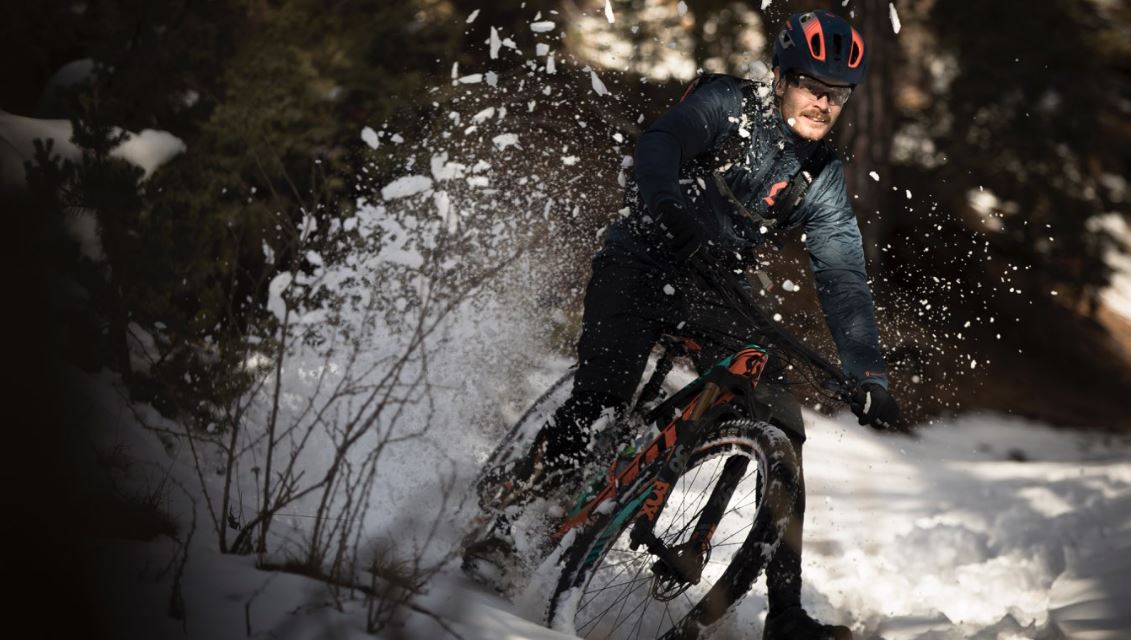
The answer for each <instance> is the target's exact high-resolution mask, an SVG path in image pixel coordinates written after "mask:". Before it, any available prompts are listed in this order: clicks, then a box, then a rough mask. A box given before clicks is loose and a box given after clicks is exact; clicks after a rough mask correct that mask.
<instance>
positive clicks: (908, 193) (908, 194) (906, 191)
mask: <svg viewBox="0 0 1131 640" xmlns="http://www.w3.org/2000/svg"><path fill="white" fill-rule="evenodd" d="M904 192H905V193H906V194H907V199H908V200H910V199H911V189H905V190H904Z"/></svg>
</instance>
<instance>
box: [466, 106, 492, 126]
mask: <svg viewBox="0 0 1131 640" xmlns="http://www.w3.org/2000/svg"><path fill="white" fill-rule="evenodd" d="M493 115H495V107H487V108H486V109H484V110H482V111H480V112H479V113H477V114H475V115H473V116H471V121H472V122H474V123H476V124H479V123H481V122H483V121H484V120H486V119H487V118H490V117H491V116H493Z"/></svg>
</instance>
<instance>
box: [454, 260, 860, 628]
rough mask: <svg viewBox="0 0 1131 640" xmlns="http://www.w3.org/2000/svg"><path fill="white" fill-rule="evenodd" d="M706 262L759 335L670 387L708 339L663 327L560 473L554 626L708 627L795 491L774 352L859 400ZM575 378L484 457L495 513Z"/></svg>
mask: <svg viewBox="0 0 1131 640" xmlns="http://www.w3.org/2000/svg"><path fill="white" fill-rule="evenodd" d="M710 264H711V263H709V262H707V261H706V260H700V261H698V262H695V263H693V268H694V269H695V271H696V273H697V275H698V277H699V278H700V280H701V281H702V283H704V285H705V286H712V287H714V288H715V290H716V291H717V292H718V293H719V295H720V296H721V297H722V298H723V299H724V300H726V301H727V302H728V303H729V304H730V305H732V306H734V307H735V308H736V309H737V310H739V311H740V312H741V313H742V314H743V316H744V317H747V318H749V320H750V324H751V327H756V334H757V335H759V337H760V340H759V342H757V343H747V344H743V345H742V346H741V347H740V348H738V349H737V350H736V351H735V352H734V353H733V354H732V355H731V356H729V357H727V358H726V359H724V360H723V361H722V362H719V363H718V364H717V365H715V366H714V367H712V368H711V369H709V370H708V371H707V372H706V373H704V374H703V375H701V376H700V377H698V378H697V379H695V380H694V381H692V382H691V383H690V384H687V385H686V386H684V387H683V388H682V389H679V390H678V391H675V392H674V393H672V394H671V395H670V396H668V397H664V390H663V389H664V381H665V379H666V378H667V377H668V375H669V374H670V372H671V371H672V368H673V366H674V364H675V362H676V360H677V359H679V358H681V357H684V356H687V355H689V354H691V353H692V352H694V351H696V350H697V349H698V348H699V345H698V344H697V343H696V341H695V340H694V339H692V338H688V337H677V336H664V337H663V338H662V339H661V341H660V345H661V348H662V353H661V354H660V355H659V357H658V359H657V361H656V364H655V366H654V368H653V371H652V373H651V375H650V376H648V381H647V382H646V383H645V384H644V385H643V387H642V388H641V390H640V391H639V392H638V396H637V398H636V399H635V402H634V403H633V405H632V408H631V409H630V410H629V411H627V412H626V413H625V414H624V415H623V416H620V417H619V418H618V419H616V420H614V421H613V422H612V424H611V425H606V426H605V428H603V429H601V430H600V431H599V434H598V438H597V443H596V445H595V447H594V455H593V459H594V460H595V461H596V462H595V465H594V466H591V467H589V468H588V469H581V470H578V471H577V472H576V474H575V475H576V477H574V478H572V479H571V480H572V481H570V482H565V483H563V486H564V487H565V489H564V490H565V491H570V490H572V491H575V492H576V498H575V499H574V500H573V501H572V507H571V508H569V509H568V510H566V512H565V514H564V516H562V517H560V518H558V519H557V522H556V523H555V524H553V525H552V527H551V528H552V531H551V532H550V534H549V536H548V538H549V539H550V540H551V541H553V542H555V543H556V546H557V549H556V551H555V556H556V558H557V561H556V569H557V571H558V575H557V577H556V580H555V584H554V586H553V588H552V593H551V594H550V596H549V602H548V605H547V609H546V621H547V622H548V623H549V624H550V625H551V626H553V627H555V628H558V629H562V630H567V631H569V632H572V633H576V634H578V635H580V636H582V637H585V638H681V639H682V638H696V637H698V636H699V635H700V633H701V632H702V631H703V630H704V629H705V628H707V627H709V626H710V625H712V624H714V623H715V622H717V621H718V620H719V619H720V618H721V617H722V616H723V614H724V613H726V611H727V610H728V609H729V608H730V607H731V606H732V605H734V604H735V603H736V602H737V601H738V600H740V599H741V598H742V597H743V596H744V595H745V594H746V592H747V591H749V589H750V587H751V586H752V584H753V583H754V580H755V579H756V578H757V576H758V574H759V573H760V572H761V571H762V569H763V568H764V567H765V566H766V565H767V564H768V562H769V561H770V559H771V558H772V557H773V554H774V552H775V550H776V549H777V547H778V545H779V544H781V540H782V538H783V536H784V533H785V529H786V526H787V525H788V522H789V517H790V513H791V510H792V505H793V504H794V500H795V498H796V494H797V491H798V490H799V474H800V468H799V464H798V462H797V457H796V454H795V452H794V449H793V445H792V444H791V442H790V440H789V438H788V437H787V436H786V434H785V433H784V432H783V431H782V430H781V429H780V428H778V427H777V426H774V425H773V424H771V423H770V422H768V421H767V418H768V417H769V414H768V411H767V409H766V407H765V406H764V405H761V404H760V403H759V402H758V400H757V399H756V397H755V396H756V393H755V391H756V389H757V387H758V384H759V382H760V380H761V376H762V374H763V372H764V370H765V368H766V364H767V362H769V360H770V358H772V357H774V358H781V359H784V361H785V362H787V363H789V365H791V367H792V368H793V369H795V370H796V371H799V372H802V373H803V374H805V375H807V377H808V380H809V382H811V383H814V384H816V385H817V386H818V388H819V389H820V390H822V391H823V392H824V393H826V394H827V395H829V396H831V397H832V398H835V399H837V400H840V401H845V402H846V401H847V400H848V398H849V395H850V390H851V385H850V382H849V381H848V380H847V379H846V378H845V377H844V375H843V374H842V373H841V372H840V370H839V369H838V368H836V367H835V366H833V365H832V364H830V363H829V362H828V361H826V360H825V359H824V358H823V357H822V356H821V355H820V354H818V353H816V352H815V351H813V350H811V349H810V348H808V347H807V346H805V345H804V344H802V343H801V342H800V341H799V340H797V339H796V338H794V337H793V336H792V335H790V334H789V333H788V332H786V331H785V330H784V329H782V328H781V327H780V326H779V325H777V323H775V322H773V321H772V320H771V319H769V318H768V317H766V316H765V314H763V313H762V312H761V310H760V308H759V307H758V305H757V304H756V303H755V302H754V300H753V299H752V296H751V295H750V292H749V290H748V288H746V287H743V286H742V284H741V282H740V281H739V280H738V278H737V277H736V276H735V274H734V273H733V272H730V271H728V270H725V269H718V268H713V267H711V266H709V265H710ZM571 383H572V374H567V375H566V376H565V377H563V378H562V379H561V380H559V381H558V382H557V383H556V384H555V385H553V386H552V387H551V388H550V389H549V390H548V391H547V392H546V393H545V394H544V395H543V397H542V398H540V399H539V400H538V401H537V402H535V403H534V405H532V406H531V408H530V409H529V410H528V411H527V413H526V414H525V415H524V416H523V417H522V418H520V419H519V420H518V421H517V422H516V424H515V426H514V427H513V428H512V430H511V432H510V434H509V435H508V437H507V438H505V439H504V440H503V443H502V444H501V445H500V446H499V447H498V448H497V449H496V450H495V451H494V452H493V453H492V455H491V456H490V458H489V459H488V461H487V464H486V465H485V466H484V471H483V473H482V474H481V476H480V478H479V479H478V480H477V482H476V490H477V491H478V497H479V499H480V504H481V506H483V507H484V510H485V513H500V512H502V511H504V510H506V509H507V508H508V506H509V505H510V502H511V499H512V497H513V496H514V495H515V488H514V486H513V484H512V483H511V480H510V479H509V478H508V477H507V473H508V469H509V468H510V467H509V465H510V464H512V463H513V461H515V460H517V459H518V457H519V456H522V455H525V454H526V452H527V450H528V448H529V446H530V443H531V442H532V440H533V438H534V435H535V434H536V433H537V430H538V428H539V427H540V426H541V425H542V424H543V423H544V422H545V421H546V419H547V418H548V417H549V416H550V415H551V414H552V413H553V409H554V407H556V406H557V405H558V404H560V403H561V402H562V401H564V399H565V397H566V396H567V395H568V393H569V388H570V386H571ZM752 463H753V464H752Z"/></svg>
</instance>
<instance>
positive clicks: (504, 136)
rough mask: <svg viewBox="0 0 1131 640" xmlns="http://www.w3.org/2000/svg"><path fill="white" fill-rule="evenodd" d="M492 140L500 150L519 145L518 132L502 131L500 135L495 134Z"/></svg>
mask: <svg viewBox="0 0 1131 640" xmlns="http://www.w3.org/2000/svg"><path fill="white" fill-rule="evenodd" d="M491 142H494V143H495V146H496V147H498V148H499V151H502V150H503V149H506V148H507V147H512V146H513V147H517V146H518V134H517V133H500V134H499V135H497V136H495V137H494V138H491Z"/></svg>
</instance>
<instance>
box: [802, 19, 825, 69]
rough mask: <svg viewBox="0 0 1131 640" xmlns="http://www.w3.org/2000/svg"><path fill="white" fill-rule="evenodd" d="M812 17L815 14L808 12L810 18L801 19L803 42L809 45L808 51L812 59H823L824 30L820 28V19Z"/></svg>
mask: <svg viewBox="0 0 1131 640" xmlns="http://www.w3.org/2000/svg"><path fill="white" fill-rule="evenodd" d="M814 18H816V16H813V15H812V14H810V19H808V20H806V19H805V18H804V17H803V18H802V19H801V23H802V25H803V28H804V29H805V44H807V45H809V53H810V55H812V56H813V59H814V60H821V61H824V59H825V30H824V29H822V28H821V21H820V20H816V19H814Z"/></svg>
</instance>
